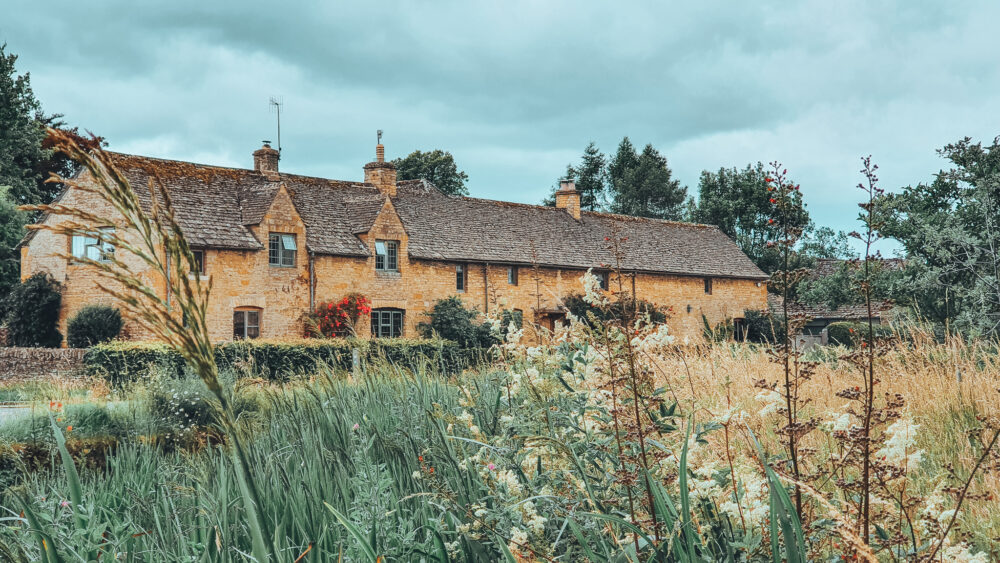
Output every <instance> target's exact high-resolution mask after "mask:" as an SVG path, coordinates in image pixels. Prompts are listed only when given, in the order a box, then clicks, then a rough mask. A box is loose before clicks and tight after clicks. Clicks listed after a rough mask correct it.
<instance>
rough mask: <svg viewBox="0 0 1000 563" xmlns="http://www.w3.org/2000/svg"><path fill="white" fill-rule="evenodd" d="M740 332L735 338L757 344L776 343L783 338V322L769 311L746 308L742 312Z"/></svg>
mask: <svg viewBox="0 0 1000 563" xmlns="http://www.w3.org/2000/svg"><path fill="white" fill-rule="evenodd" d="M741 330H742V334H740V333H739V332H738V333H737V335H736V336H737V338H738V339H742V340H745V341H746V342H754V343H757V344H776V343H778V342H782V341H784V340H785V322H784V320H783V319H782V318H781V316H780V315H775V314H774V313H772V312H770V311H757V310H753V309H748V310H746V311H744V312H743V327H742V329H741Z"/></svg>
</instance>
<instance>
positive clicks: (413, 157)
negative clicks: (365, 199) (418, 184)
mask: <svg viewBox="0 0 1000 563" xmlns="http://www.w3.org/2000/svg"><path fill="white" fill-rule="evenodd" d="M392 163H393V164H394V165H395V166H396V177H397V178H398V179H399V180H427V181H428V182H430V183H432V184H434V185H435V186H436V187H437V189H439V190H441V191H442V192H444V193H446V194H448V195H469V189H468V188H466V187H465V182H466V181H468V179H469V176H468V175H467V174H466V173H465V172H463V171H461V170H459V169H458V166H456V165H455V159H454V157H452V156H451V153H450V152H447V151H442V150H439V149H434V150H432V151H428V152H421V151H413V152H411V153H410V154H409V155H407V156H406V158H397V159H395V160H393V161H392Z"/></svg>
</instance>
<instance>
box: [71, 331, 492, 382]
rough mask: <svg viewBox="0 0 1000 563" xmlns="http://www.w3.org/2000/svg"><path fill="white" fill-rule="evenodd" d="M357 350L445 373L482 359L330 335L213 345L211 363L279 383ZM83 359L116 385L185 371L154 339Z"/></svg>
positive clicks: (418, 343) (347, 364)
mask: <svg viewBox="0 0 1000 563" xmlns="http://www.w3.org/2000/svg"><path fill="white" fill-rule="evenodd" d="M355 349H357V350H358V353H359V359H360V361H361V362H362V364H366V363H371V362H378V361H384V362H389V363H391V364H393V365H397V366H399V367H402V368H405V369H419V368H421V367H423V366H425V365H427V366H429V367H431V368H433V369H434V371H439V372H441V373H445V374H456V373H459V372H461V371H462V370H463V369H464V368H466V367H468V366H469V365H471V364H473V363H475V362H477V361H479V360H480V359H481V358H480V356H479V355H478V354H477V350H476V349H463V348H461V347H459V346H458V344H456V343H455V342H451V341H448V340H440V339H438V340H409V339H403V338H392V339H373V340H366V339H361V338H330V339H303V340H295V341H268V340H238V341H234V342H225V343H222V344H219V345H217V346H216V347H215V361H216V363H217V364H218V365H219V368H220V369H221V370H224V371H232V372H234V373H235V374H237V375H241V376H250V377H262V378H265V379H271V380H279V381H280V380H286V379H288V378H289V377H292V376H295V375H303V374H305V375H308V374H314V373H316V371H317V370H318V369H319V367H320V366H323V365H325V366H329V367H331V368H333V369H335V370H350V369H351V368H352V367H353V360H352V352H353V350H355ZM83 361H84V364H85V365H86V366H87V370H88V372H89V373H90V374H91V375H95V376H98V377H103V378H105V379H107V380H108V381H109V382H111V383H112V384H115V385H120V384H122V383H126V382H128V381H134V380H136V379H140V378H145V377H148V376H149V374H150V373H151V371H154V370H155V371H156V372H157V373H159V374H161V375H164V376H167V377H179V376H181V375H183V374H184V373H185V367H184V360H183V358H181V356H180V354H178V353H177V352H174V351H173V350H171V349H170V348H168V347H167V346H166V345H165V344H160V343H153V342H108V343H105V344H99V345H97V346H94V347H92V348H90V349H89V350H87V352H86V354H84V357H83Z"/></svg>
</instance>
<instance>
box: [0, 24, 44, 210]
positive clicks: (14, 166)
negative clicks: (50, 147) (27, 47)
mask: <svg viewBox="0 0 1000 563" xmlns="http://www.w3.org/2000/svg"><path fill="white" fill-rule="evenodd" d="M6 48H7V44H6V43H5V44H3V45H0V186H10V194H11V196H12V197H13V198H14V201H16V202H18V203H20V204H30V203H49V202H50V201H51V200H52V197H51V194H49V193H46V188H47V186H45V185H44V184H41V183H40V180H42V178H41V175H40V173H39V168H40V163H41V162H43V161H45V160H46V159H47V157H48V155H47V154H46V153H47V152H48V151H46V150H44V149H43V148H42V140H43V139H44V138H45V129H44V126H43V124H42V120H41V105H40V104H39V103H38V100H36V99H35V95H34V92H32V90H31V77H30V75H29V74H28V73H25V74H23V75H18V74H17V70H16V68H15V66H14V64H15V63H16V62H17V55H14V54H8V53H7V52H6Z"/></svg>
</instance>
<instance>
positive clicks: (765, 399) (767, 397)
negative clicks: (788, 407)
mask: <svg viewBox="0 0 1000 563" xmlns="http://www.w3.org/2000/svg"><path fill="white" fill-rule="evenodd" d="M754 398H755V399H757V400H758V401H760V402H762V403H764V407H763V408H761V409H760V411H758V413H757V414H759V415H760V416H767V415H769V414H771V413H774V412H778V409H779V408H781V407H783V406H784V399H782V398H781V394H780V393H778V392H777V391H774V390H772V389H761V390H760V392H759V393H757V396H756V397H754Z"/></svg>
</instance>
